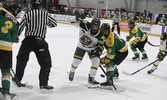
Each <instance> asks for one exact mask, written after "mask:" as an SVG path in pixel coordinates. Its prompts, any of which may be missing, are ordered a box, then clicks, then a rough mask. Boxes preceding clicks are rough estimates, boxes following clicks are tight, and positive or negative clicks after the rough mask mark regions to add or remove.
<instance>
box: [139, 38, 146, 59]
mask: <svg viewBox="0 0 167 100" xmlns="http://www.w3.org/2000/svg"><path fill="white" fill-rule="evenodd" d="M146 43H147V38H146V40H145V41H143V42H139V45H138V48H139V51H140V52H141V54H142V56H143V57H141V59H142V60H148V56H147V54H146V51H145V49H144V46H145V44H146Z"/></svg>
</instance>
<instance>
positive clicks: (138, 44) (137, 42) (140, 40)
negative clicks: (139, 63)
mask: <svg viewBox="0 0 167 100" xmlns="http://www.w3.org/2000/svg"><path fill="white" fill-rule="evenodd" d="M128 27H129V29H130V30H129V35H127V36H126V41H127V42H129V41H130V39H131V38H132V37H135V39H134V40H132V41H131V42H130V47H131V49H132V51H133V53H134V55H135V56H134V57H132V60H139V57H140V56H139V52H138V51H137V48H138V49H139V51H140V52H141V54H142V55H143V57H142V58H141V59H142V60H148V57H147V54H146V51H145V50H144V46H145V44H146V43H147V34H145V33H144V32H143V31H142V30H141V29H140V28H138V27H137V26H136V25H135V22H134V21H132V20H131V21H129V22H128Z"/></svg>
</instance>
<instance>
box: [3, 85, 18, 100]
mask: <svg viewBox="0 0 167 100" xmlns="http://www.w3.org/2000/svg"><path fill="white" fill-rule="evenodd" d="M0 91H1V93H2V95H3V96H4V100H13V99H14V98H16V94H14V93H9V90H6V89H2V88H1V89H0Z"/></svg>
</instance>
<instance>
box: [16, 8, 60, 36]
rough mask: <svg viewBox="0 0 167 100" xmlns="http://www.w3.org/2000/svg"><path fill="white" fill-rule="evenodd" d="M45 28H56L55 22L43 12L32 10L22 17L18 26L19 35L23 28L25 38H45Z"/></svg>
mask: <svg viewBox="0 0 167 100" xmlns="http://www.w3.org/2000/svg"><path fill="white" fill-rule="evenodd" d="M47 26H50V27H55V26H57V24H56V20H55V19H54V18H52V17H51V15H50V14H49V13H48V12H47V11H45V10H40V9H32V10H31V11H29V12H27V13H26V14H25V15H24V17H23V20H22V21H21V23H20V26H19V34H21V32H22V31H23V29H24V27H25V36H34V37H38V38H45V36H46V29H47Z"/></svg>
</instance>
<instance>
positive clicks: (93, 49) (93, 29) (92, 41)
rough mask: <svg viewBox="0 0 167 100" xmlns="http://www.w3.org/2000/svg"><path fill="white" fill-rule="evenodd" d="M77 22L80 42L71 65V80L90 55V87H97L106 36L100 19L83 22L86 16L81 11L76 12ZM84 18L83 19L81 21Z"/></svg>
mask: <svg viewBox="0 0 167 100" xmlns="http://www.w3.org/2000/svg"><path fill="white" fill-rule="evenodd" d="M74 14H75V17H76V20H77V21H78V23H79V27H80V31H79V42H78V45H77V48H76V50H75V53H74V59H73V62H72V65H71V71H70V74H69V80H70V81H73V79H74V74H75V71H76V69H77V68H78V66H79V64H80V63H81V61H82V59H83V57H84V55H85V54H86V53H88V55H89V58H90V60H91V63H92V65H91V68H90V73H89V78H88V87H97V86H99V82H97V81H96V80H95V75H96V72H97V69H98V66H99V63H100V55H101V53H102V51H103V46H102V45H103V43H104V39H105V37H104V35H103V33H102V30H101V29H100V19H98V18H93V20H92V21H91V23H90V22H88V21H85V20H83V19H84V17H83V16H84V14H82V13H81V12H80V11H79V10H76V11H75V13H74ZM81 18H82V19H81Z"/></svg>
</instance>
